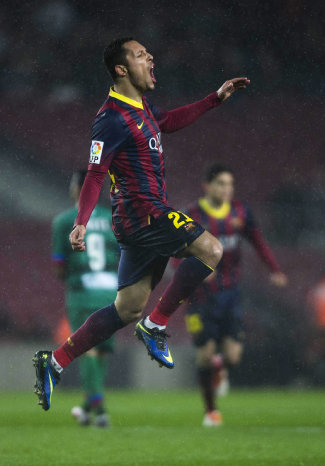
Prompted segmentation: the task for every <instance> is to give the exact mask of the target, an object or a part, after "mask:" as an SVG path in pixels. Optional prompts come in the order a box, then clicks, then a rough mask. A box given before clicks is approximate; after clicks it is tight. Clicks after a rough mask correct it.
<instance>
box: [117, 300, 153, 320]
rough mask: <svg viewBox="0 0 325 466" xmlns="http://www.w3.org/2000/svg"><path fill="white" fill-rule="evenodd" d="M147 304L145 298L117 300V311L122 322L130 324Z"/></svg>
mask: <svg viewBox="0 0 325 466" xmlns="http://www.w3.org/2000/svg"><path fill="white" fill-rule="evenodd" d="M146 304H147V299H133V301H131V300H130V301H129V300H128V302H120V301H117V306H116V308H117V311H118V313H119V316H120V317H121V319H122V320H123V322H125V323H127V324H130V323H132V322H135V321H136V320H138V319H139V318H140V317H141V314H142V312H143V310H144V308H145V306H146Z"/></svg>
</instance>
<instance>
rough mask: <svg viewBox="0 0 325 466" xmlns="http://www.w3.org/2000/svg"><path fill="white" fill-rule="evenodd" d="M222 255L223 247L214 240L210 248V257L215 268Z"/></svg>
mask: <svg viewBox="0 0 325 466" xmlns="http://www.w3.org/2000/svg"><path fill="white" fill-rule="evenodd" d="M222 255H223V247H222V244H221V243H220V241H219V240H217V239H216V240H215V241H214V244H213V246H212V256H213V258H214V260H215V262H216V266H217V265H218V264H219V262H220V260H221V258H222Z"/></svg>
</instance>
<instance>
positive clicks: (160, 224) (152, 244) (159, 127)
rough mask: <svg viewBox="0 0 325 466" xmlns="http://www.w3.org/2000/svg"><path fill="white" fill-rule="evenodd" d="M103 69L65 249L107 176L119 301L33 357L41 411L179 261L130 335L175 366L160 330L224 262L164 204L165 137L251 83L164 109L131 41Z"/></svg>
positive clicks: (146, 63) (122, 42) (145, 59)
mask: <svg viewBox="0 0 325 466" xmlns="http://www.w3.org/2000/svg"><path fill="white" fill-rule="evenodd" d="M104 61H105V64H106V67H107V69H108V71H109V72H110V74H111V76H112V78H113V81H114V86H112V87H111V90H110V93H109V95H108V97H107V99H106V101H105V102H104V105H103V106H102V107H101V108H100V110H99V112H98V114H97V117H96V119H95V121H94V124H93V129H92V143H91V153H90V160H89V167H88V173H87V176H86V179H85V183H84V185H83V188H82V191H81V195H80V200H79V211H78V216H77V218H76V221H75V225H74V229H73V231H72V232H71V234H70V241H71V245H72V248H73V249H74V250H75V251H79V252H82V251H84V250H85V248H86V244H85V241H84V236H85V233H86V225H87V222H88V220H89V217H90V215H91V212H92V211H93V209H94V207H95V205H96V203H97V200H98V197H99V193H100V190H101V187H102V184H103V181H104V179H105V177H106V176H107V172H109V174H110V177H111V180H112V186H111V200H112V213H113V231H114V234H115V237H116V238H117V240H118V241H119V244H120V247H121V259H120V263H119V269H118V287H117V290H118V293H117V297H116V300H115V301H114V302H112V303H111V304H110V305H108V306H106V307H105V308H103V309H100V310H98V311H97V312H95V313H93V314H92V315H91V316H90V317H89V318H88V319H87V321H86V322H85V323H84V325H82V326H81V327H80V328H79V329H78V330H77V331H76V332H75V333H74V334H73V335H71V336H70V337H69V338H68V340H67V341H66V342H65V343H64V344H63V345H61V346H60V347H59V348H58V349H57V350H55V351H54V352H52V351H38V352H37V353H36V355H35V357H34V364H35V367H36V391H35V392H36V394H37V395H38V397H39V399H40V404H41V405H42V406H43V408H44V409H46V410H47V409H49V408H50V403H51V393H52V391H53V388H54V386H55V384H56V383H57V382H58V380H59V373H60V372H62V371H63V369H64V368H65V367H66V366H68V365H69V364H70V363H71V361H72V360H73V359H75V358H76V357H78V356H80V355H82V354H83V353H85V352H86V351H88V350H89V349H90V348H92V347H93V346H95V345H97V344H98V343H100V342H101V341H104V340H106V339H108V338H109V337H110V336H111V335H113V334H114V333H115V332H116V331H118V330H119V329H121V328H122V327H124V326H125V325H127V324H129V323H131V322H134V321H135V320H137V319H139V318H140V316H141V313H142V311H143V309H144V307H145V305H146V303H147V301H148V299H149V296H150V294H151V291H152V289H153V288H154V287H155V286H156V284H157V283H158V282H159V281H160V279H161V277H162V274H163V273H164V270H165V268H166V265H167V262H168V260H169V257H171V256H176V255H178V256H180V257H185V258H186V259H185V260H184V261H183V262H182V263H181V264H180V266H179V267H178V269H177V270H176V272H175V275H174V277H173V280H172V281H171V283H170V284H169V286H168V287H167V289H166V291H165V292H164V294H163V296H162V298H161V300H160V301H159V303H158V304H157V305H156V307H155V308H154V310H153V311H152V313H151V314H150V316H149V317H147V318H146V319H141V320H140V322H138V324H137V325H136V328H135V333H136V335H137V337H138V338H139V339H140V340H141V341H142V342H143V344H144V345H145V347H146V349H147V351H148V353H149V355H150V356H151V357H152V358H153V359H155V360H156V361H158V363H159V364H160V365H161V366H162V365H164V366H165V367H168V368H173V367H174V361H173V358H172V355H171V353H170V350H169V348H168V345H167V334H166V331H165V328H166V325H167V323H168V320H169V318H170V316H171V315H172V314H173V312H175V311H176V309H177V308H178V307H179V305H180V303H181V302H182V301H183V300H184V299H186V298H187V297H188V296H189V295H190V293H191V292H192V290H193V289H194V288H195V287H196V286H197V285H198V284H199V283H201V282H202V281H203V280H204V279H205V278H206V277H207V276H208V275H210V273H212V271H213V270H214V269H215V267H216V266H217V264H218V262H219V260H220V259H221V256H222V246H221V244H220V242H219V241H218V240H217V239H216V238H215V237H214V236H213V235H211V234H210V233H209V232H207V231H205V230H204V228H203V227H202V226H201V225H199V224H198V223H196V222H195V221H193V220H192V219H191V218H189V217H188V216H187V215H184V214H183V213H182V212H180V211H178V210H176V209H174V208H173V207H171V206H170V205H169V204H168V200H167V194H166V182H165V160H164V153H163V148H162V143H161V133H162V132H166V133H168V132H173V131H177V130H180V129H182V128H184V127H185V126H188V125H190V124H191V123H193V122H194V121H195V120H197V119H198V118H199V117H200V116H201V115H203V114H204V113H205V112H207V111H208V110H211V109H213V108H215V107H216V106H218V105H220V104H221V103H222V102H224V101H225V100H227V99H228V98H229V97H230V96H231V95H232V94H233V93H234V92H236V91H237V90H239V89H244V88H246V86H247V85H248V84H249V83H250V81H249V79H247V78H245V77H242V78H235V79H231V80H229V81H226V82H225V83H224V84H223V85H222V86H221V87H220V88H219V90H218V91H215V92H213V93H211V94H209V95H208V96H207V97H205V98H204V99H202V100H199V101H197V102H195V103H193V104H190V105H185V106H184V107H180V108H177V109H175V110H172V111H166V110H162V109H161V108H158V107H156V106H155V105H152V104H151V103H150V102H149V101H148V100H147V99H146V98H145V97H144V93H146V92H148V91H150V90H153V89H154V88H155V83H156V79H155V76H154V71H153V70H154V63H153V56H152V55H151V54H150V53H149V52H148V51H147V50H146V48H145V47H144V46H143V45H141V44H139V42H137V41H135V40H134V39H132V38H124V39H118V40H116V41H113V42H112V43H111V44H109V46H108V47H107V48H106V50H105V52H104Z"/></svg>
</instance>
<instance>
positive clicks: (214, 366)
mask: <svg viewBox="0 0 325 466" xmlns="http://www.w3.org/2000/svg"><path fill="white" fill-rule="evenodd" d="M203 188H204V193H205V195H204V197H202V198H201V199H199V200H198V202H196V203H195V204H194V205H192V206H191V207H190V208H189V209H188V211H187V214H188V215H189V216H190V217H191V218H193V219H194V220H195V221H197V222H199V223H200V224H201V225H203V226H204V228H206V229H207V230H208V231H209V232H210V233H212V234H213V235H214V236H215V237H217V238H218V239H219V240H220V242H221V244H222V245H223V251H224V254H223V258H222V260H221V261H220V263H219V266H218V268H217V271H216V272H214V273H213V274H211V275H210V276H209V277H208V278H207V279H206V280H205V281H204V282H203V283H202V284H201V285H200V286H199V287H198V288H197V289H196V290H195V292H194V293H193V294H192V296H191V297H190V298H189V305H188V308H187V316H186V324H187V329H188V331H189V332H190V333H191V334H192V337H193V343H194V345H195V346H196V348H197V359H196V364H197V371H198V380H199V385H200V388H201V392H202V396H203V400H204V405H205V416H204V419H203V425H204V426H217V425H220V424H221V423H222V416H221V414H220V411H219V410H218V407H217V400H216V398H217V390H216V388H217V387H218V384H220V381H221V380H222V378H224V377H227V367H229V366H232V365H236V364H238V363H239V362H240V360H241V356H242V352H243V337H244V331H243V322H242V309H241V302H240V301H241V300H240V291H239V282H240V274H241V247H240V243H241V239H242V238H245V239H246V240H248V241H249V242H250V243H251V244H252V245H253V247H254V248H255V250H256V252H257V254H258V255H259V256H260V258H261V259H262V261H263V262H264V263H265V264H266V265H267V267H268V268H269V269H270V272H271V273H270V280H271V282H272V283H273V284H274V285H276V286H279V287H282V286H285V285H286V284H287V277H286V276H285V274H284V273H282V272H281V270H280V267H279V265H278V264H277V262H276V260H275V258H274V256H273V254H272V252H271V250H270V248H269V246H268V245H267V244H266V242H265V241H264V239H263V237H262V235H261V233H260V232H259V230H258V229H257V226H256V223H255V221H254V217H253V215H252V212H251V210H250V209H249V207H247V206H246V205H244V204H243V203H241V202H238V201H235V200H233V195H234V175H233V172H232V171H231V170H230V169H229V168H227V167H226V166H222V165H219V164H214V165H212V166H211V167H209V168H208V170H207V172H206V177H205V182H204V185H203ZM218 353H219V354H218Z"/></svg>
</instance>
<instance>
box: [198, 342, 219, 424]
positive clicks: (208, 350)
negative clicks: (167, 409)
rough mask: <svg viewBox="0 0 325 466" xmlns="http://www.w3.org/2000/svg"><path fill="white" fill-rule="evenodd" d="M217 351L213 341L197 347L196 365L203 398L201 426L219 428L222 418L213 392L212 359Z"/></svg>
mask: <svg viewBox="0 0 325 466" xmlns="http://www.w3.org/2000/svg"><path fill="white" fill-rule="evenodd" d="M216 351H217V344H216V342H215V340H212V339H210V340H208V341H207V342H206V343H205V345H203V346H199V347H197V356H196V365H197V374H198V382H199V386H200V389H201V395H202V398H203V403H204V409H205V415H204V418H203V423H202V424H203V426H206V427H211V426H219V425H221V424H222V417H221V414H220V411H219V410H218V406H217V400H216V397H215V390H214V380H213V377H214V367H213V363H212V361H213V357H214V355H215V354H216Z"/></svg>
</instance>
